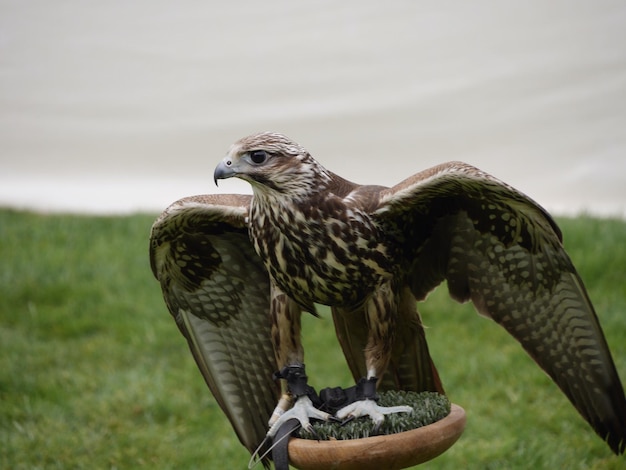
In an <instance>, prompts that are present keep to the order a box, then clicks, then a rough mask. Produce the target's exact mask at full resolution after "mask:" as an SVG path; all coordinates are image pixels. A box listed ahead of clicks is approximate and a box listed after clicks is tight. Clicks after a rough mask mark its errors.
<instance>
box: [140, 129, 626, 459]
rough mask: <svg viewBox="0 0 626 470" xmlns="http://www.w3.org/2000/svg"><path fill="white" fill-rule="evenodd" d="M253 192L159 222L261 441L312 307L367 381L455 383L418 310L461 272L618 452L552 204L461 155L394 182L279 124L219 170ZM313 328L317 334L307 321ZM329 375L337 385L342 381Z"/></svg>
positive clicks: (160, 262) (185, 294) (169, 256)
mask: <svg viewBox="0 0 626 470" xmlns="http://www.w3.org/2000/svg"><path fill="white" fill-rule="evenodd" d="M231 176H235V177H239V178H241V179H244V180H246V181H248V182H249V183H250V184H251V185H252V188H253V196H252V197H250V196H235V195H214V196H196V197H191V198H186V199H183V200H181V201H178V202H176V203H174V204H173V205H172V206H170V207H169V208H168V209H167V210H166V211H165V212H164V213H163V214H162V215H161V216H160V217H159V219H157V221H156V222H155V224H154V226H153V229H152V237H151V246H150V256H151V263H152V269H153V272H154V274H155V276H156V277H157V279H158V280H159V281H160V283H161V286H162V289H163V293H164V297H165V301H166V303H167V306H168V308H169V310H170V312H171V313H172V314H173V315H174V317H175V318H176V321H177V324H178V326H179V328H180V330H181V332H182V333H183V334H184V335H185V337H186V338H187V339H188V341H189V345H190V348H191V350H192V352H193V355H194V357H195V359H196V362H197V363H198V366H199V367H200V370H201V372H202V374H203V376H204V377H205V380H206V381H207V383H208V385H209V387H210V388H211V390H212V392H213V394H214V395H215V397H216V399H217V400H218V402H219V403H220V406H221V407H222V409H223V410H224V412H225V413H226V415H227V416H228V417H229V419H230V421H231V423H232V424H233V427H234V428H235V430H236V432H237V434H238V436H239V438H240V440H241V441H242V443H243V444H244V445H245V446H246V447H247V448H248V449H249V450H251V451H253V450H254V449H255V448H256V447H257V445H258V444H259V443H260V442H261V441H262V440H263V438H264V436H265V433H266V431H267V420H268V418H269V416H270V414H271V412H272V410H273V408H274V406H275V404H276V402H277V400H278V398H279V395H280V391H279V388H278V387H277V386H276V384H275V383H274V382H273V381H272V373H273V372H274V371H275V370H277V369H280V368H282V367H283V366H285V365H288V364H297V363H301V362H302V359H303V350H302V346H301V343H300V314H301V312H302V311H308V312H312V313H314V312H315V303H320V304H325V305H329V306H330V307H331V310H332V314H333V320H334V322H335V329H336V332H337V336H338V338H339V342H340V344H341V346H342V348H343V351H344V354H345V357H346V360H347V362H348V365H349V367H350V370H351V371H352V373H353V375H354V377H355V380H358V379H359V378H361V377H377V378H379V380H378V387H379V389H383V388H397V389H405V390H417V391H421V390H438V391H442V390H443V388H442V386H441V382H440V380H439V377H438V375H437V371H436V369H435V366H434V364H433V362H432V360H431V358H430V355H429V353H428V347H427V345H426V340H425V336H424V330H423V327H422V325H421V321H420V318H419V315H418V313H417V309H416V300H421V299H424V298H425V297H426V295H427V294H428V293H429V292H430V291H431V290H432V289H433V288H435V287H436V286H437V285H438V284H440V283H441V282H442V281H444V280H447V283H448V289H449V291H450V295H451V296H452V297H453V298H454V299H455V300H458V301H460V302H463V301H467V300H471V301H472V302H473V304H474V306H475V307H476V309H477V310H478V312H479V313H481V314H482V315H485V316H487V317H489V318H492V319H493V320H495V321H496V322H498V323H499V324H501V325H502V326H503V327H504V328H505V329H506V330H507V331H508V332H509V333H510V334H511V335H512V336H513V337H514V338H515V339H516V340H518V341H519V342H520V343H521V345H522V346H523V347H524V349H525V350H526V351H527V352H528V353H529V354H530V356H531V357H532V358H533V359H534V360H535V361H536V362H537V364H539V366H540V367H541V368H543V369H544V370H545V371H546V372H547V373H548V375H549V376H550V377H551V378H552V379H553V380H554V381H555V382H556V384H557V385H558V386H559V387H560V388H561V390H562V391H563V392H564V393H565V394H566V395H567V397H568V398H569V399H570V401H571V402H572V404H573V405H574V406H575V407H576V409H577V410H578V411H579V412H580V414H581V415H582V416H583V417H584V418H585V419H586V420H587V421H588V422H589V423H590V425H591V426H592V427H593V428H594V430H595V431H596V433H598V434H599V435H600V437H602V438H603V439H605V440H606V441H607V442H608V444H609V446H610V447H611V449H612V450H613V451H614V452H616V453H623V452H624V449H625V440H626V400H625V398H624V391H623V388H622V385H621V382H620V380H619V377H618V375H617V372H616V370H615V366H614V364H613V360H612V358H611V354H610V352H609V349H608V347H607V344H606V341H605V339H604V335H603V333H602V330H601V328H600V325H599V323H598V319H597V317H596V314H595V312H594V309H593V306H592V305H591V302H590V300H589V298H588V296H587V293H586V291H585V288H584V286H583V283H582V281H581V279H580V277H579V276H578V274H577V273H576V270H575V268H574V266H573V265H572V263H571V261H570V259H569V257H568V256H567V254H566V253H565V251H564V249H563V246H562V244H561V233H560V231H559V229H558V227H557V226H556V224H555V222H554V221H553V220H552V218H551V217H550V216H549V215H548V214H547V213H546V212H545V210H543V209H542V208H541V207H540V206H539V205H537V204H536V203H535V202H533V201H532V200H530V199H529V198H528V197H526V196H524V195H523V194H521V193H519V192H518V191H516V190H515V189H513V188H511V187H510V186H508V185H506V184H504V183H502V182H500V181H498V180H497V179H495V178H493V177H492V176H490V175H488V174H486V173H484V172H482V171H480V170H478V169H476V168H474V167H472V166H470V165H467V164H464V163H459V162H452V163H446V164H443V165H439V166H437V167H434V168H431V169H429V170H426V171H423V172H421V173H418V174H416V175H414V176H412V177H410V178H408V179H406V180H404V181H402V182H401V183H399V184H398V185H396V186H394V187H392V188H385V187H381V186H359V185H357V184H354V183H351V182H349V181H347V180H344V179H343V178H341V177H339V176H337V175H335V174H333V173H331V172H329V171H328V170H326V169H325V168H323V167H322V166H321V165H319V163H317V162H316V161H315V160H314V159H313V158H312V157H311V156H310V154H309V153H308V152H307V151H306V150H305V149H304V148H302V147H301V146H299V145H298V144H296V143H294V142H292V141H291V140H289V139H288V138H286V137H285V136H283V135H280V134H275V133H262V134H256V135H252V136H249V137H246V138H243V139H241V140H240V141H238V142H236V143H235V144H234V145H233V146H232V147H231V149H230V151H229V152H228V155H227V157H226V158H225V159H224V160H223V161H222V162H221V163H220V164H219V165H218V167H217V168H216V171H215V178H216V179H221V178H228V177H231ZM305 334H306V332H305ZM329 385H333V384H329Z"/></svg>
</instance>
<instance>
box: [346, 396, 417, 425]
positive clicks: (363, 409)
mask: <svg viewBox="0 0 626 470" xmlns="http://www.w3.org/2000/svg"><path fill="white" fill-rule="evenodd" d="M411 411H413V408H411V407H410V406H378V404H376V402H375V401H374V400H370V399H368V398H366V399H364V400H358V401H355V402H353V403H350V404H349V405H346V406H344V407H343V408H342V409H340V410H339V411H337V413H336V414H335V416H336V417H337V418H339V419H340V420H342V422H344V423H347V422H348V421H351V420H353V419H355V418H359V417H361V416H369V417H370V418H371V419H372V421H374V432H377V431H378V429H379V428H380V425H381V424H382V423H383V421H384V420H385V415H388V414H392V413H410V412H411Z"/></svg>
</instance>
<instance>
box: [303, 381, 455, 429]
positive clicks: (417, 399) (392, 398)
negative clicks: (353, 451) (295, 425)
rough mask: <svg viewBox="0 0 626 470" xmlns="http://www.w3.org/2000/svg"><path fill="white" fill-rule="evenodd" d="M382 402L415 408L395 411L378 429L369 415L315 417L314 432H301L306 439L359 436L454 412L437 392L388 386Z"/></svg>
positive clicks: (422, 422)
mask: <svg viewBox="0 0 626 470" xmlns="http://www.w3.org/2000/svg"><path fill="white" fill-rule="evenodd" d="M378 405H379V406H384V407H387V406H401V405H407V406H410V407H411V408H412V409H413V410H412V411H411V412H409V413H392V414H389V415H387V416H385V420H384V421H383V423H382V424H381V425H380V427H379V429H375V425H374V422H373V421H372V420H371V419H370V418H369V417H361V418H358V419H354V420H351V421H348V422H346V423H343V424H342V423H340V422H330V421H329V422H324V421H314V422H313V423H311V426H312V430H313V432H311V431H307V430H305V429H302V428H300V429H299V430H298V432H297V435H298V437H301V438H303V439H315V440H321V441H327V440H329V439H339V440H344V439H359V438H362V437H370V436H378V435H386V434H395V433H397V432H403V431H410V430H411V429H417V428H421V427H422V426H427V425H429V424H432V423H434V422H436V421H439V420H440V419H443V418H445V417H446V416H448V414H450V401H449V400H448V398H447V397H446V396H445V395H439V394H438V393H435V392H421V393H417V392H402V391H395V390H393V391H392V390H388V391H385V392H381V393H380V396H379V400H378Z"/></svg>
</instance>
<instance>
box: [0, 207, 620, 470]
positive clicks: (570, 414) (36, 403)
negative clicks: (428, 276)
mask: <svg viewBox="0 0 626 470" xmlns="http://www.w3.org/2000/svg"><path fill="white" fill-rule="evenodd" d="M155 216H156V214H151V215H135V216H124V217H95V216H93V217H91V216H89V217H88V216H69V215H38V214H32V213H28V212H16V211H11V210H0V468H2V469H5V468H6V469H17V470H19V469H135V468H150V469H194V468H198V469H199V468H203V469H207V468H229V469H231V468H232V469H238V468H239V469H243V468H246V466H247V463H248V459H249V454H248V452H247V451H246V450H245V449H244V448H243V447H242V446H241V445H240V444H239V442H238V440H237V437H236V436H235V433H234V432H233V431H232V429H231V427H230V424H229V423H228V421H227V419H226V418H225V417H224V415H223V414H222V412H221V410H220V409H219V407H218V405H217V403H216V402H215V400H214V399H213V397H212V396H211V394H210V393H209V391H208V389H207V387H206V385H205V383H204V381H203V379H202V377H201V376H200V374H199V372H198V371H197V370H196V366H195V364H194V362H193V360H192V358H191V355H190V353H189V351H188V348H187V345H186V342H185V340H184V339H183V338H182V336H181V335H180V333H179V332H178V330H177V328H176V326H175V324H174V322H173V320H172V319H171V317H170V315H169V313H168V312H167V309H166V307H165V304H164V303H163V300H162V297H161V292H160V288H159V285H158V283H157V282H156V281H155V280H154V278H153V277H152V273H151V272H150V267H149V263H148V237H149V229H150V226H151V224H152V221H153V220H154V218H155ZM558 221H559V224H560V226H561V228H562V229H563V233H564V237H565V246H566V249H567V250H568V252H569V253H570V255H571V257H572V259H573V261H574V264H575V265H576V266H577V267H578V270H579V271H580V274H581V276H582V278H583V280H584V281H585V284H586V286H587V288H588V291H589V294H590V297H591V299H592V301H593V302H594V305H595V307H596V310H597V312H598V316H599V318H600V321H601V323H602V325H603V327H604V331H605V334H606V337H607V341H608V343H609V346H610V347H611V350H612V353H613V357H614V359H615V363H616V366H617V369H618V372H619V374H620V376H621V377H622V379H624V378H626V282H625V280H626V222H624V221H622V220H614V219H595V218H591V217H579V218H566V219H559V220H558ZM418 307H419V309H420V311H421V312H422V316H423V321H424V323H425V324H426V326H427V338H428V342H429V346H430V350H431V353H432V356H433V358H434V360H435V363H436V364H437V367H438V369H439V372H440V375H441V378H442V381H443V384H444V387H445V389H446V392H447V394H448V397H449V398H450V400H451V401H452V402H453V403H456V404H459V405H461V406H462V407H463V408H465V410H466V413H467V425H466V428H465V432H464V434H463V436H462V437H461V439H460V440H459V441H458V442H457V443H456V444H455V445H454V446H453V447H452V448H451V449H450V450H449V451H447V452H446V453H445V454H443V455H442V456H440V457H438V458H437V459H435V460H434V461H432V462H429V463H427V464H424V465H423V466H422V467H421V468H433V469H439V468H443V469H448V468H449V469H459V468H464V469H499V468H521V469H524V468H563V469H583V468H585V469H587V468H596V469H618V468H624V464H625V462H626V460H625V458H624V457H623V456H622V457H616V456H614V455H613V454H612V453H611V452H610V450H609V448H608V446H606V444H605V443H603V442H602V440H601V439H600V438H598V437H597V436H596V435H595V433H594V432H593V431H592V430H591V428H590V427H589V426H588V425H587V423H586V422H585V421H584V420H583V419H582V418H581V417H580V416H579V415H578V414H577V412H576V411H575V410H574V408H573V407H572V406H571V405H570V403H569V402H568V401H567V399H566V398H565V397H564V396H563V394H562V393H561V392H560V390H559V389H558V388H557V387H556V386H555V385H554V384H553V383H552V382H551V380H550V379H548V378H547V377H546V376H545V375H544V374H543V373H542V372H541V371H540V369H539V368H538V367H537V366H536V365H535V364H534V363H533V362H532V361H531V360H530V359H529V358H528V357H527V356H526V354H525V353H524V352H523V351H522V349H521V348H520V346H519V345H518V344H517V343H516V342H515V341H514V340H513V339H512V338H511V337H510V336H508V335H507V334H506V333H505V332H504V331H503V330H502V329H501V328H500V327H499V326H498V325H496V324H494V323H493V322H491V321H489V320H486V319H484V318H481V317H479V316H478V315H476V313H475V312H474V310H473V308H472V306H471V305H459V304H456V303H455V302H453V301H452V300H450V298H449V297H448V295H447V290H446V288H445V286H441V287H440V288H439V289H438V290H437V291H436V292H434V293H433V294H432V295H431V296H430V297H429V299H428V300H427V301H426V302H424V303H420V304H419V305H418ZM320 313H321V317H322V318H321V319H316V318H314V317H311V316H309V315H306V316H305V317H304V318H303V331H304V344H305V348H306V364H307V375H308V376H309V378H310V382H311V385H312V386H314V387H315V388H316V389H318V390H320V389H322V388H324V387H326V386H328V385H333V386H336V385H342V386H344V387H348V386H350V385H352V379H351V377H350V374H349V372H348V370H347V367H346V365H345V363H344V360H343V358H342V355H341V352H340V350H339V346H338V345H337V341H336V339H335V337H334V329H333V326H332V320H331V318H330V315H329V312H328V311H327V310H326V309H320Z"/></svg>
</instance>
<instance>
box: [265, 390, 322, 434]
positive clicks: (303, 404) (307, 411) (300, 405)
mask: <svg viewBox="0 0 626 470" xmlns="http://www.w3.org/2000/svg"><path fill="white" fill-rule="evenodd" d="M292 418H295V419H297V420H298V421H299V422H300V424H301V425H302V427H303V428H304V429H306V430H307V431H309V432H311V433H313V427H312V426H311V423H310V421H309V418H314V419H320V420H322V421H329V420H330V419H331V418H332V416H331V415H329V414H328V413H325V412H323V411H320V410H318V409H317V408H315V407H314V406H313V403H312V402H311V399H310V398H309V397H307V396H306V395H302V396H301V397H298V398H297V400H296V403H295V404H294V405H293V407H292V408H291V409H290V410H287V411H285V412H284V413H282V414H281V415H280V416H279V417H278V418H277V419H276V420H275V421H274V422H273V423H272V424H271V426H270V429H269V431H268V432H267V436H268V437H274V435H275V434H276V432H277V431H278V429H279V428H280V427H281V426H282V425H283V423H285V422H286V421H288V420H290V419H292Z"/></svg>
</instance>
